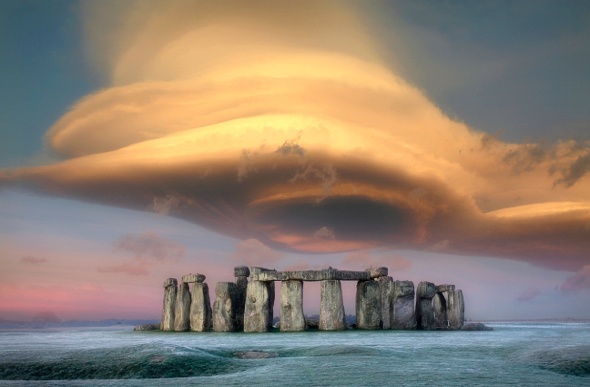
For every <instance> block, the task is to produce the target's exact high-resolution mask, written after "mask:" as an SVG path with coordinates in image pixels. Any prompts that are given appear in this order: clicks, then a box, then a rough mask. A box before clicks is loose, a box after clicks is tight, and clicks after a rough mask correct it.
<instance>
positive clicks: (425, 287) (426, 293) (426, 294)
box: [416, 282, 436, 299]
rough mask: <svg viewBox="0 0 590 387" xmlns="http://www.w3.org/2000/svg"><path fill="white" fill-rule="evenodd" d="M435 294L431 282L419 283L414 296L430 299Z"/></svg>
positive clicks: (434, 288) (434, 287)
mask: <svg viewBox="0 0 590 387" xmlns="http://www.w3.org/2000/svg"><path fill="white" fill-rule="evenodd" d="M435 294H436V286H435V285H434V284H433V283H432V282H420V283H419V284H418V289H416V295H417V296H418V298H428V299H432V297H434V295H435Z"/></svg>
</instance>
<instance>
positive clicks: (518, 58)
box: [0, 0, 590, 320]
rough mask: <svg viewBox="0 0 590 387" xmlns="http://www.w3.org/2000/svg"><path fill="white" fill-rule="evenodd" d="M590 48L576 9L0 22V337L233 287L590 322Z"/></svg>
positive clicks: (149, 5)
mask: <svg viewBox="0 0 590 387" xmlns="http://www.w3.org/2000/svg"><path fill="white" fill-rule="evenodd" d="M588 41H590V5H588V3H587V2H585V1H568V2H563V1H495V2H463V1H436V2H434V1H386V0H374V1H366V2H346V1H332V0H327V1H323V2H316V1H307V0H302V1H297V2H286V1H285V2H282V1H278V2H277V1H270V0H256V1H248V2H243V1H220V2H215V3H211V2H200V1H175V2H170V1H167V2H163V1H138V2H135V1H124V2H121V1H100V2H93V1H66V0H56V1H51V2H46V1H40V0H22V1H21V0H19V1H16V0H0V51H1V52H2V55H0V85H1V87H0V109H1V110H0V112H1V114H0V116H1V117H2V120H1V122H0V320H31V319H35V318H39V316H57V318H59V319H62V320H71V319H78V320H93V319H106V318H146V319H147V318H150V319H151V318H153V319H157V318H159V317H160V314H161V307H162V298H163V287H162V285H163V282H164V280H165V279H166V278H169V277H174V278H180V277H181V276H182V275H183V274H188V273H202V274H205V275H206V277H207V280H206V282H207V283H208V284H209V287H210V292H211V294H212V298H213V299H214V296H213V294H214V288H215V284H216V283H217V282H219V281H233V267H234V266H240V265H248V266H262V267H267V268H275V269H277V270H287V269H289V270H295V269H321V268H327V267H330V266H331V267H335V268H340V269H345V270H364V269H366V268H368V267H371V266H387V267H388V268H389V274H390V275H391V276H392V277H393V278H394V279H395V280H412V281H414V283H415V285H417V284H418V282H420V281H430V282H434V283H435V284H447V283H451V284H455V285H456V286H457V288H460V289H462V290H463V293H464V295H465V303H466V317H467V318H468V319H474V320H499V319H500V320H501V319H538V318H590V309H588V308H586V307H585V305H587V303H588V301H589V300H590V173H588V172H590V110H589V109H588V108H587V106H588V104H589V102H590V80H589V78H588V76H587V74H588V73H589V72H590V45H589V44H588V43H587V42H588ZM278 289H279V287H277V291H278ZM343 291H344V303H345V309H346V312H347V313H354V293H355V284H354V283H344V284H343ZM304 298H305V300H304V308H305V310H306V312H307V313H317V312H318V310H319V284H317V283H306V284H305V286H304ZM277 304H278V303H277ZM277 304H276V305H275V307H276V306H277Z"/></svg>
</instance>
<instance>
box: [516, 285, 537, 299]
mask: <svg viewBox="0 0 590 387" xmlns="http://www.w3.org/2000/svg"><path fill="white" fill-rule="evenodd" d="M540 294H541V291H540V290H539V289H537V288H528V289H527V290H525V291H524V293H522V294H521V295H520V296H518V297H516V301H518V302H531V301H532V300H533V299H535V298H536V297H537V296H539V295H540Z"/></svg>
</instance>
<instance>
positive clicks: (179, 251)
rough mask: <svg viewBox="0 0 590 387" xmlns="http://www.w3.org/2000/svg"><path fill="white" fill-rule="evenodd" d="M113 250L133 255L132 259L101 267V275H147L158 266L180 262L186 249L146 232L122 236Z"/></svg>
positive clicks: (179, 244)
mask: <svg viewBox="0 0 590 387" xmlns="http://www.w3.org/2000/svg"><path fill="white" fill-rule="evenodd" d="M113 250H114V251H115V252H123V253H128V254H131V255H132V258H131V259H130V260H128V261H126V262H123V263H121V264H115V265H107V266H99V267H98V268H97V270H98V271H99V272H100V273H124V274H129V275H147V274H149V273H150V270H151V269H152V268H153V267H154V266H156V265H158V264H164V263H170V262H178V261H180V259H182V257H183V256H184V254H185V250H186V248H185V246H184V245H183V244H181V243H179V242H176V241H174V240H171V239H168V238H165V237H163V236H161V235H158V234H156V233H153V232H144V233H142V234H127V235H124V236H122V237H121V238H119V239H118V240H117V241H116V242H115V243H114V248H113Z"/></svg>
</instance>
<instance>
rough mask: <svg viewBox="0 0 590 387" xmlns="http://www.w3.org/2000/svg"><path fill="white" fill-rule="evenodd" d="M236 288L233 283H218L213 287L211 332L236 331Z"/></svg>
mask: <svg viewBox="0 0 590 387" xmlns="http://www.w3.org/2000/svg"><path fill="white" fill-rule="evenodd" d="M237 288H238V287H237V285H236V284H234V283H233V282H218V283H217V285H215V302H214V303H213V330H214V331H215V332H233V331H235V330H236V325H237V324H236V306H237V302H236V299H237V296H238V289H237Z"/></svg>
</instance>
